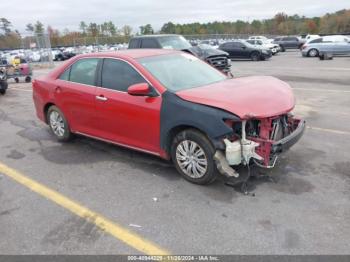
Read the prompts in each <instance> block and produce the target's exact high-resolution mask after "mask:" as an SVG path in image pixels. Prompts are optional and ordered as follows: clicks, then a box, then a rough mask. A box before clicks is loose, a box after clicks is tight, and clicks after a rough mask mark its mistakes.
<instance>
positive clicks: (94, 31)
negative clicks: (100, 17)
mask: <svg viewBox="0 0 350 262" xmlns="http://www.w3.org/2000/svg"><path fill="white" fill-rule="evenodd" d="M87 31H88V32H89V34H90V35H91V36H93V37H96V36H97V35H98V34H99V28H98V25H97V24H96V23H90V24H89V26H88V28H87Z"/></svg>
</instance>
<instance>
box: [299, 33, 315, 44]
mask: <svg viewBox="0 0 350 262" xmlns="http://www.w3.org/2000/svg"><path fill="white" fill-rule="evenodd" d="M316 38H320V36H319V35H310V34H308V35H304V36H301V37H299V41H300V43H302V44H304V43H307V42H310V41H311V40H313V39H316Z"/></svg>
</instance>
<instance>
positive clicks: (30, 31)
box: [26, 23, 34, 34]
mask: <svg viewBox="0 0 350 262" xmlns="http://www.w3.org/2000/svg"><path fill="white" fill-rule="evenodd" d="M26 31H27V32H28V33H30V34H33V32H34V26H33V24H31V23H29V24H27V25H26Z"/></svg>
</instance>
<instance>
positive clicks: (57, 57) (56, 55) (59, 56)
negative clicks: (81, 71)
mask: <svg viewBox="0 0 350 262" xmlns="http://www.w3.org/2000/svg"><path fill="white" fill-rule="evenodd" d="M51 53H52V60H54V61H64V60H66V59H68V57H66V56H65V55H64V53H63V52H62V51H61V50H59V49H52V51H51Z"/></svg>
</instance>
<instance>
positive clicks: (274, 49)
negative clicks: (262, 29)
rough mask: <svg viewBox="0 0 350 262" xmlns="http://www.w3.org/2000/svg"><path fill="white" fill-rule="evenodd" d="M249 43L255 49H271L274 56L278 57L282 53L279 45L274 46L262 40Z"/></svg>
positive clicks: (251, 40)
mask: <svg viewBox="0 0 350 262" xmlns="http://www.w3.org/2000/svg"><path fill="white" fill-rule="evenodd" d="M247 42H248V43H249V44H251V45H253V46H255V47H258V48H259V47H261V48H265V49H270V50H271V52H272V55H276V54H277V53H278V52H279V51H280V46H279V45H277V44H272V43H270V42H268V41H266V40H261V39H256V40H254V39H248V40H247Z"/></svg>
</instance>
